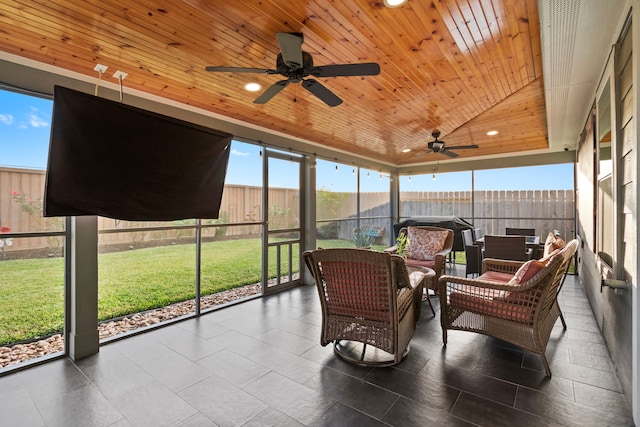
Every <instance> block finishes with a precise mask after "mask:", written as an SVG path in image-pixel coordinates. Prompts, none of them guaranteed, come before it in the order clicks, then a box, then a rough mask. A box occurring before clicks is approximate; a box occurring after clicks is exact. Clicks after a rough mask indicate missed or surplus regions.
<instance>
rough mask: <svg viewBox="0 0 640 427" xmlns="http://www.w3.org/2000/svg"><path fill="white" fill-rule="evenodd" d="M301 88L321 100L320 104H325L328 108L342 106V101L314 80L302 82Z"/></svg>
mask: <svg viewBox="0 0 640 427" xmlns="http://www.w3.org/2000/svg"><path fill="white" fill-rule="evenodd" d="M302 87H303V88H305V89H306V90H308V91H309V92H311V93H312V94H314V95H315V96H317V97H318V98H320V100H322V102H324V103H325V104H327V105H328V106H329V107H335V106H336V105H340V104H342V99H340V98H339V97H338V96H337V95H336V94H335V93H333V92H331V91H330V90H329V89H327V88H326V87H324V86H323V85H321V84H320V83H319V82H318V81H316V80H313V79H307V80H304V81H303V82H302Z"/></svg>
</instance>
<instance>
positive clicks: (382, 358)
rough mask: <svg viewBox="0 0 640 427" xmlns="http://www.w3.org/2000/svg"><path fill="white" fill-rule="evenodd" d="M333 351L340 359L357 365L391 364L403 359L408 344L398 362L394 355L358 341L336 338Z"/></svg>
mask: <svg viewBox="0 0 640 427" xmlns="http://www.w3.org/2000/svg"><path fill="white" fill-rule="evenodd" d="M333 352H334V353H335V354H336V356H338V357H339V358H340V359H342V360H344V361H346V362H349V363H353V364H356V365H359V366H369V367H371V366H375V367H384V366H393V365H396V364H398V363H400V362H402V361H403V360H404V358H405V357H407V355H408V354H409V346H407V348H406V350H405V351H404V353H403V354H402V358H401V359H400V362H396V361H395V358H394V355H393V354H391V353H387V352H386V351H384V350H380V349H379V348H377V347H374V346H372V345H367V344H364V343H361V342H358V341H348V340H337V341H334V342H333Z"/></svg>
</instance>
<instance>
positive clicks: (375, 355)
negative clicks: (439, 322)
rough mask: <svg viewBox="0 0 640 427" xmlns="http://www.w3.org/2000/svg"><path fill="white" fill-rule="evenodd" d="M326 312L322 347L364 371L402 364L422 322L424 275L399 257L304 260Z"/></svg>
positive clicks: (341, 254)
mask: <svg viewBox="0 0 640 427" xmlns="http://www.w3.org/2000/svg"><path fill="white" fill-rule="evenodd" d="M303 257H304V261H305V264H306V265H307V267H308V268H309V271H310V272H311V274H312V275H313V278H314V280H315V282H316V287H317V289H318V295H319V297H320V305H321V307H322V329H321V335H320V344H321V345H322V346H326V345H327V344H329V343H333V349H334V353H335V354H336V355H337V356H339V357H340V358H342V359H344V360H346V361H349V362H352V363H356V364H358V365H364V366H389V365H394V364H397V363H400V362H401V361H402V359H403V358H404V357H405V356H406V355H407V353H408V351H409V341H410V340H411V337H412V336H413V333H414V331H415V327H416V324H417V322H418V319H419V317H420V307H421V304H422V287H423V278H424V274H423V273H421V272H414V273H412V274H411V275H409V273H408V271H407V267H406V265H405V262H404V259H403V258H402V257H401V256H399V255H394V254H389V253H385V252H376V251H370V250H364V249H354V248H350V249H318V250H313V251H306V252H304V254H303Z"/></svg>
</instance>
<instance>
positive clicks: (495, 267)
mask: <svg viewBox="0 0 640 427" xmlns="http://www.w3.org/2000/svg"><path fill="white" fill-rule="evenodd" d="M523 264H524V261H512V260H507V259H496V258H485V259H483V260H482V272H483V273H486V272H487V271H497V272H500V273H509V274H516V272H517V271H518V269H520V267H522V265H523Z"/></svg>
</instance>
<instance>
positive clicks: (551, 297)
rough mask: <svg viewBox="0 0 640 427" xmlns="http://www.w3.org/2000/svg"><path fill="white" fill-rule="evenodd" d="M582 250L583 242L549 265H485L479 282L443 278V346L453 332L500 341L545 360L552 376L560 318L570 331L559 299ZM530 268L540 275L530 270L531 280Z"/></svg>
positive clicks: (492, 262)
mask: <svg viewBox="0 0 640 427" xmlns="http://www.w3.org/2000/svg"><path fill="white" fill-rule="evenodd" d="M578 244H579V242H578V240H572V241H571V242H569V243H568V244H567V245H566V246H565V247H564V248H562V249H558V250H557V251H556V252H554V253H552V254H551V256H550V258H549V259H548V261H546V264H545V261H544V260H540V261H530V262H528V263H522V262H517V261H508V260H498V259H485V260H484V261H483V274H482V275H481V276H480V277H478V278H476V279H467V278H464V277H455V276H446V275H445V276H442V277H441V278H440V281H439V288H440V289H439V295H440V323H441V326H442V340H443V343H444V344H445V345H446V344H447V330H449V329H452V330H454V329H455V330H462V331H470V332H478V333H481V334H485V335H489V336H492V337H496V338H500V339H502V340H504V341H507V342H510V343H512V344H515V345H517V346H520V347H522V348H524V349H526V350H529V351H532V352H534V353H537V354H538V355H540V357H541V358H542V362H543V363H544V367H545V371H546V373H547V375H548V376H551V368H550V367H549V363H548V361H547V358H546V356H545V351H546V348H547V343H548V341H549V336H550V335H551V329H552V328H553V325H554V324H555V322H556V320H557V319H558V317H561V319H562V325H563V327H564V328H565V329H566V327H567V326H566V323H565V322H564V318H562V312H561V311H560V307H559V306H558V301H557V297H558V293H559V292H560V287H561V285H562V282H563V281H564V276H565V273H566V270H567V266H568V265H569V263H570V262H571V258H572V257H573V255H574V254H575V252H576V250H577V248H578ZM536 263H537V264H536ZM525 264H526V265H529V266H535V265H537V266H538V267H537V268H539V269H538V270H536V269H532V270H530V273H531V274H533V276H531V277H527V274H526V271H525V272H524V273H523V270H526V268H525ZM520 275H522V281H521V282H520V283H519V284H518V283H515V282H514V281H513V280H514V277H515V276H518V277H520ZM509 280H511V282H509Z"/></svg>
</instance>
